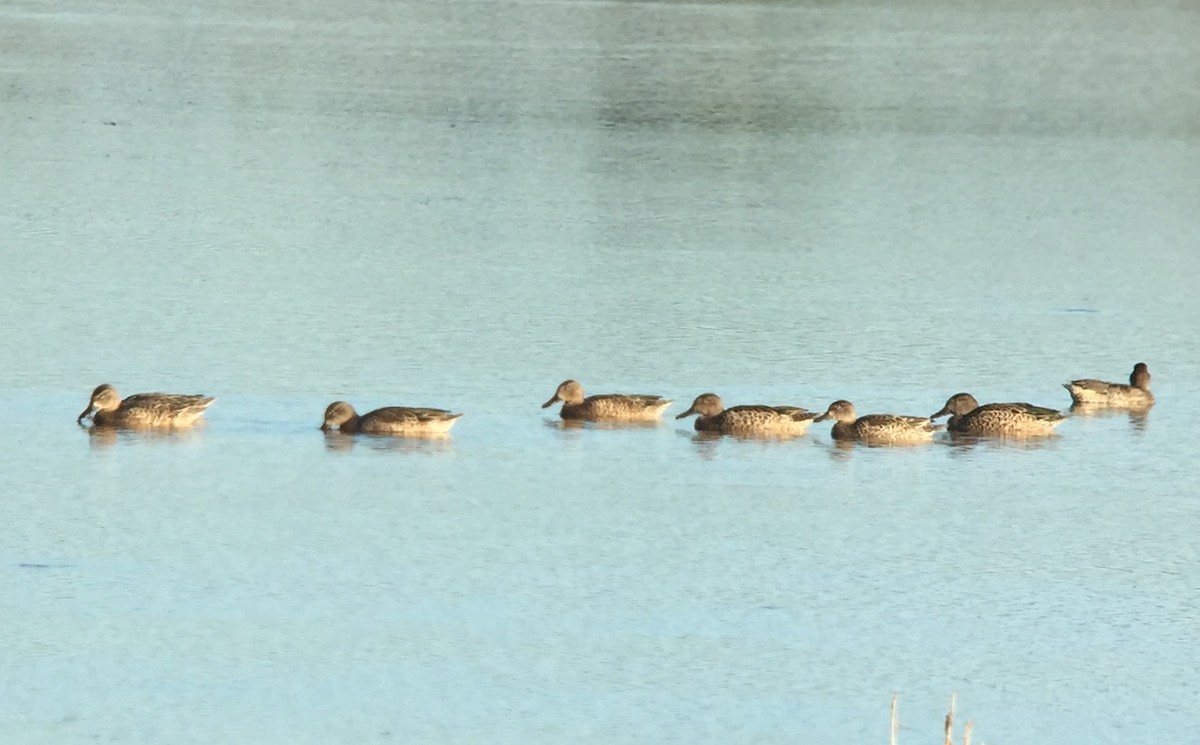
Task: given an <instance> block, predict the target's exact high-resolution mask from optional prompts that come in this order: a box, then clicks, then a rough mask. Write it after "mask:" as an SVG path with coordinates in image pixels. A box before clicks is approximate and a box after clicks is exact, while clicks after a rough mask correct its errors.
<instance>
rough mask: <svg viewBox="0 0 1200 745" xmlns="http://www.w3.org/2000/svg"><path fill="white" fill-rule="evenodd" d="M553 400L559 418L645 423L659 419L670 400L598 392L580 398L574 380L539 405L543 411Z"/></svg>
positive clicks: (578, 386)
mask: <svg viewBox="0 0 1200 745" xmlns="http://www.w3.org/2000/svg"><path fill="white" fill-rule="evenodd" d="M556 401H562V409H561V410H560V411H559V415H560V416H561V417H562V418H563V419H590V420H593V421H597V420H607V421H619V422H620V421H623V422H647V421H653V420H655V419H658V418H659V417H660V416H662V413H663V410H664V409H666V408H667V407H668V406H670V405H671V400H670V399H667V398H663V397H662V396H650V395H641V394H636V393H602V394H598V395H595V396H588V397H587V398H584V395H583V386H581V385H579V383H577V382H575V381H574V380H564V381H563V382H562V383H560V384H559V386H558V389H557V390H555V391H554V395H553V396H551V397H550V400H549V401H547V402H546V403H544V404H542V408H543V409H546V408H549V407H550V406H553V405H554V403H555V402H556Z"/></svg>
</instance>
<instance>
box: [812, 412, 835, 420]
mask: <svg viewBox="0 0 1200 745" xmlns="http://www.w3.org/2000/svg"><path fill="white" fill-rule="evenodd" d="M832 418H833V417H831V416H830V415H829V412H828V411H827V412H825V413H824V414H821V415H820V416H815V417H813V422H823V421H825V420H826V419H832Z"/></svg>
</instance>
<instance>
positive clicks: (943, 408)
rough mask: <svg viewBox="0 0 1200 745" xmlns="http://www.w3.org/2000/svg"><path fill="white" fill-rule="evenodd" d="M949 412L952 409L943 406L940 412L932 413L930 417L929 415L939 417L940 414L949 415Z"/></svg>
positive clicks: (932, 417)
mask: <svg viewBox="0 0 1200 745" xmlns="http://www.w3.org/2000/svg"><path fill="white" fill-rule="evenodd" d="M949 413H950V410H949V409H947V408H946V407H945V406H943V407H942V408H940V409H938V412H937V413H936V414H932V415H930V417H929V418H930V419H937V418H938V417H940V416H946V415H947V414H949Z"/></svg>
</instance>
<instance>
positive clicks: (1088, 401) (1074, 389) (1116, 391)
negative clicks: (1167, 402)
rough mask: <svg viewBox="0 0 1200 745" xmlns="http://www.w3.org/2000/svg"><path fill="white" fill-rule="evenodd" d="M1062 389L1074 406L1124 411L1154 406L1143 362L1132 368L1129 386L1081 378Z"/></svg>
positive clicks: (1148, 369) (1148, 373)
mask: <svg viewBox="0 0 1200 745" xmlns="http://www.w3.org/2000/svg"><path fill="white" fill-rule="evenodd" d="M1063 388H1066V389H1067V392H1068V393H1070V394H1071V401H1072V402H1074V404H1076V405H1083V406H1109V407H1113V408H1124V409H1146V408H1149V407H1151V406H1153V405H1154V394H1153V393H1151V392H1150V368H1148V367H1147V366H1146V363H1145V362H1139V363H1137V364H1136V365H1134V366H1133V372H1132V373H1130V374H1129V385H1125V384H1124V383H1106V382H1105V381H1103V380H1095V379H1093V378H1081V379H1079V380H1072V381H1071V382H1069V383H1063Z"/></svg>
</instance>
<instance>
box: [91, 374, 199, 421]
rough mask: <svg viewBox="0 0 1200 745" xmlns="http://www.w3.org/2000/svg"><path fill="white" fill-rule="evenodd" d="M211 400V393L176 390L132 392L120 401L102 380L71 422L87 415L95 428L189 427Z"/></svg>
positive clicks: (119, 397) (113, 389) (117, 395)
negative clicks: (201, 394)
mask: <svg viewBox="0 0 1200 745" xmlns="http://www.w3.org/2000/svg"><path fill="white" fill-rule="evenodd" d="M214 400H215V399H214V398H212V397H211V396H198V395H183V394H178V393H135V394H134V395H132V396H129V397H128V398H126V399H124V400H121V396H120V395H119V394H118V393H117V389H116V388H113V387H112V386H111V385H109V384H107V383H104V384H103V385H99V386H97V387H96V389H95V390H94V391H92V396H91V398H90V399H89V400H88V405H87V408H86V409H84V410H83V413H81V414H80V415H79V416H78V417H76V419H75V421H76V422H83V420H84V418H85V417H88V416H89V415H90V416H91V417H92V424H94V425H96V426H97V427H124V428H127V429H141V428H151V427H189V426H191V425H193V424H195V423H196V420H198V419H199V418H200V417H201V416H203V415H204V411H205V409H207V408H208V407H209V406H210V405H212V402H213V401H214Z"/></svg>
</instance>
